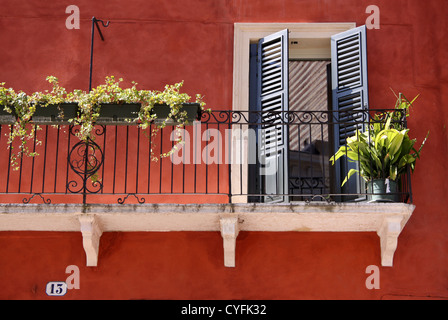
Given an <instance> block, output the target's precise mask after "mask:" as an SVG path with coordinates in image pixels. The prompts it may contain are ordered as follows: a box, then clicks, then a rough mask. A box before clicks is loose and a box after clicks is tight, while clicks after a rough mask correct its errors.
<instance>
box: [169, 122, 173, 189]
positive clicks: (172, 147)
mask: <svg viewBox="0 0 448 320" xmlns="http://www.w3.org/2000/svg"><path fill="white" fill-rule="evenodd" d="M173 132H174V126H173V127H171V137H173ZM170 140H171V150H172V149H173V147H174V140H173V139H170ZM173 172H174V164H173V161H172V160H171V193H173V184H174V175H173Z"/></svg>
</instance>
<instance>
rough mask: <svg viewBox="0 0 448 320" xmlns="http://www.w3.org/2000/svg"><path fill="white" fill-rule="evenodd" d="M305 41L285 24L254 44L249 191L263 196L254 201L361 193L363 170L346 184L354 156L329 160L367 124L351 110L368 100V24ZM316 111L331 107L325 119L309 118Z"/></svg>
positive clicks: (324, 111) (252, 57)
mask: <svg viewBox="0 0 448 320" xmlns="http://www.w3.org/2000/svg"><path fill="white" fill-rule="evenodd" d="M306 41H307V42H308V43H307V44H305V46H306V48H305V49H306V50H302V51H300V50H297V49H296V48H297V47H300V45H301V44H302V43H303V42H305V41H304V40H300V39H299V40H297V39H294V38H290V32H289V30H288V29H284V30H281V31H279V32H274V33H272V34H270V35H268V36H265V37H262V38H260V39H259V40H258V41H257V42H256V43H252V44H251V45H250V46H251V49H250V53H251V54H250V57H251V58H250V69H249V74H250V81H249V88H250V89H249V97H250V98H249V106H250V110H254V111H257V112H258V113H259V114H260V116H261V121H260V124H259V125H258V126H257V137H258V138H257V141H256V143H257V152H258V159H259V160H260V161H259V163H257V164H256V165H249V170H248V177H247V178H248V180H247V181H248V193H249V194H260V196H259V197H256V196H252V197H249V198H248V200H249V201H256V202H288V201H293V200H304V199H307V197H306V195H309V197H308V199H310V198H311V197H312V196H315V195H322V196H324V195H326V194H329V193H332V194H359V193H362V192H361V190H362V189H361V188H362V187H363V185H362V179H360V178H359V179H351V180H350V181H349V182H348V183H347V184H346V185H344V188H341V182H342V180H343V178H344V177H345V176H346V174H347V172H348V171H349V170H350V169H352V168H353V167H354V166H356V165H357V164H356V163H349V162H343V161H339V163H338V164H337V166H335V167H330V164H329V158H330V156H331V154H333V153H334V151H335V150H337V149H338V148H339V147H340V146H341V145H343V144H345V139H346V138H347V137H348V136H350V135H353V134H354V132H355V131H356V130H358V129H362V126H363V124H362V119H358V118H362V117H363V114H362V113H359V114H356V113H353V112H354V111H357V110H359V111H362V110H366V109H367V108H368V82H367V55H366V54H367V53H366V28H365V26H362V27H358V28H351V29H350V30H347V31H344V32H339V33H336V34H333V35H331V40H330V39H314V41H313V39H307V40H306ZM310 43H312V44H313V45H314V50H312V49H311V48H312V47H313V45H310ZM318 44H319V45H318ZM290 45H291V50H290ZM293 50H296V52H293ZM288 111H290V112H288ZM319 113H321V115H320V116H321V117H323V115H324V114H326V117H327V119H326V121H325V120H322V122H321V123H317V124H314V125H312V122H311V118H313V117H318V114H319ZM360 120H361V121H360ZM295 195H297V196H295ZM356 199H357V197H356V196H352V197H337V198H336V199H335V200H337V201H347V200H356Z"/></svg>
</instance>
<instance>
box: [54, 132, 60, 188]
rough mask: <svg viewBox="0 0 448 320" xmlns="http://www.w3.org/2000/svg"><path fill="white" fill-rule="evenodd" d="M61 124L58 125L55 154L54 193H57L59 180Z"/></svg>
mask: <svg viewBox="0 0 448 320" xmlns="http://www.w3.org/2000/svg"><path fill="white" fill-rule="evenodd" d="M59 129H60V127H59V125H57V126H56V130H57V135H56V154H55V166H54V189H53V190H54V193H56V185H57V181H58V156H59Z"/></svg>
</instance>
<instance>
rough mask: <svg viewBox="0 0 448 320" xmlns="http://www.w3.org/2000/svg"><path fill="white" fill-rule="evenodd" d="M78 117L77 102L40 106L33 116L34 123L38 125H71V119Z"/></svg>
mask: <svg viewBox="0 0 448 320" xmlns="http://www.w3.org/2000/svg"><path fill="white" fill-rule="evenodd" d="M77 115H78V104H77V103H76V102H70V103H61V104H49V105H48V106H46V107H45V106H42V105H39V106H37V108H36V111H35V112H34V114H33V118H32V120H33V122H34V123H36V124H48V125H56V124H70V123H69V121H68V120H69V119H74V118H76V117H77Z"/></svg>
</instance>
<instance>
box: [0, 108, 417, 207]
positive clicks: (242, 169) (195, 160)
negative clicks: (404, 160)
mask: <svg viewBox="0 0 448 320" xmlns="http://www.w3.org/2000/svg"><path fill="white" fill-rule="evenodd" d="M384 111H385V110H371V111H351V112H344V113H342V112H333V111H289V112H257V111H228V110H227V111H226V110H223V111H213V112H211V113H204V114H203V115H202V119H201V121H200V122H195V123H194V124H193V125H191V126H186V127H185V128H184V129H182V130H180V131H176V129H175V127H174V126H167V127H165V128H164V129H161V130H160V132H159V133H158V134H157V135H151V130H152V128H151V127H150V128H147V129H145V130H143V129H141V128H139V127H138V126H137V125H97V126H96V127H95V130H94V137H93V138H92V140H89V141H87V142H81V141H80V140H78V138H77V137H76V132H77V130H78V128H77V127H76V126H71V125H55V126H51V125H38V124H30V126H36V129H37V130H35V131H34V133H33V134H32V135H31V136H29V137H28V148H29V150H30V151H31V152H35V153H37V154H38V155H36V156H34V157H27V156H22V157H19V158H18V159H17V160H18V166H14V165H12V163H11V157H12V156H13V152H12V150H11V146H14V145H13V144H14V143H18V142H13V143H12V144H10V143H9V142H8V134H9V132H10V130H11V127H12V126H11V125H6V124H3V125H1V127H0V130H1V132H0V133H1V135H0V152H1V154H0V203H46V204H50V203H84V204H87V203H105V204H108V203H119V204H124V203H137V204H138V203H229V202H267V201H272V200H273V199H280V201H314V200H316V201H322V200H325V201H347V200H349V201H360V200H363V199H365V198H366V195H367V194H368V193H367V191H366V189H365V185H364V184H363V181H362V179H361V178H360V177H356V176H353V177H352V178H351V179H353V180H357V181H358V183H357V189H356V190H353V189H351V190H349V189H347V190H345V189H341V188H340V184H341V178H340V177H341V176H342V175H344V174H346V173H347V169H344V168H348V166H349V165H352V164H350V163H349V162H348V161H347V157H343V158H341V159H340V160H338V161H339V165H338V166H332V165H331V164H330V161H329V159H330V157H331V156H332V155H333V154H334V152H335V148H336V145H337V144H338V143H342V144H343V143H344V141H345V138H346V136H348V135H350V134H353V132H354V131H353V130H355V129H360V130H362V129H363V128H364V129H365V128H366V127H367V126H368V125H369V123H370V122H371V120H372V117H373V115H374V114H379V113H382V112H384ZM395 112H396V114H398V116H396V117H394V119H398V120H395V121H399V122H400V123H401V124H402V125H403V126H406V121H405V120H406V119H405V118H406V117H405V114H404V113H401V112H400V111H398V110H395ZM152 127H153V126H152ZM344 133H346V135H345V136H344ZM177 134H181V135H182V137H183V141H184V144H183V145H182V146H181V147H180V148H179V149H178V150H177V151H175V152H174V153H173V154H172V155H171V156H170V157H166V158H158V161H154V160H153V159H152V156H151V149H152V153H153V154H154V155H158V154H161V153H163V152H167V151H169V150H171V148H172V147H173V146H174V145H175V142H174V141H175V140H176V137H177V136H176V135H177ZM267 143H270V146H269V148H270V152H271V153H272V152H274V154H275V152H276V151H277V150H278V148H280V147H282V148H283V150H286V151H285V153H284V154H285V155H287V160H286V162H283V163H286V165H287V169H285V168H284V167H283V169H282V170H276V171H275V172H274V173H273V174H274V175H275V178H274V180H273V181H275V182H278V181H283V182H284V180H287V188H277V189H275V188H274V191H272V185H270V184H269V181H267V180H265V177H264V175H265V174H263V170H262V169H261V168H263V166H266V163H264V160H263V159H264V158H263V153H264V155H265V156H266V154H267V153H266V150H265V149H264V150H263V146H264V147H266V144H267ZM14 150H17V148H14ZM341 170H342V171H341ZM408 171H409V170H408ZM341 172H342V175H341ZM338 177H339V178H338ZM342 178H343V177H342ZM399 187H400V188H399V193H398V194H397V195H398V196H399V201H402V202H412V193H411V182H410V174H409V172H408V173H407V174H406V175H404V177H402V178H401V179H400V181H399Z"/></svg>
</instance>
